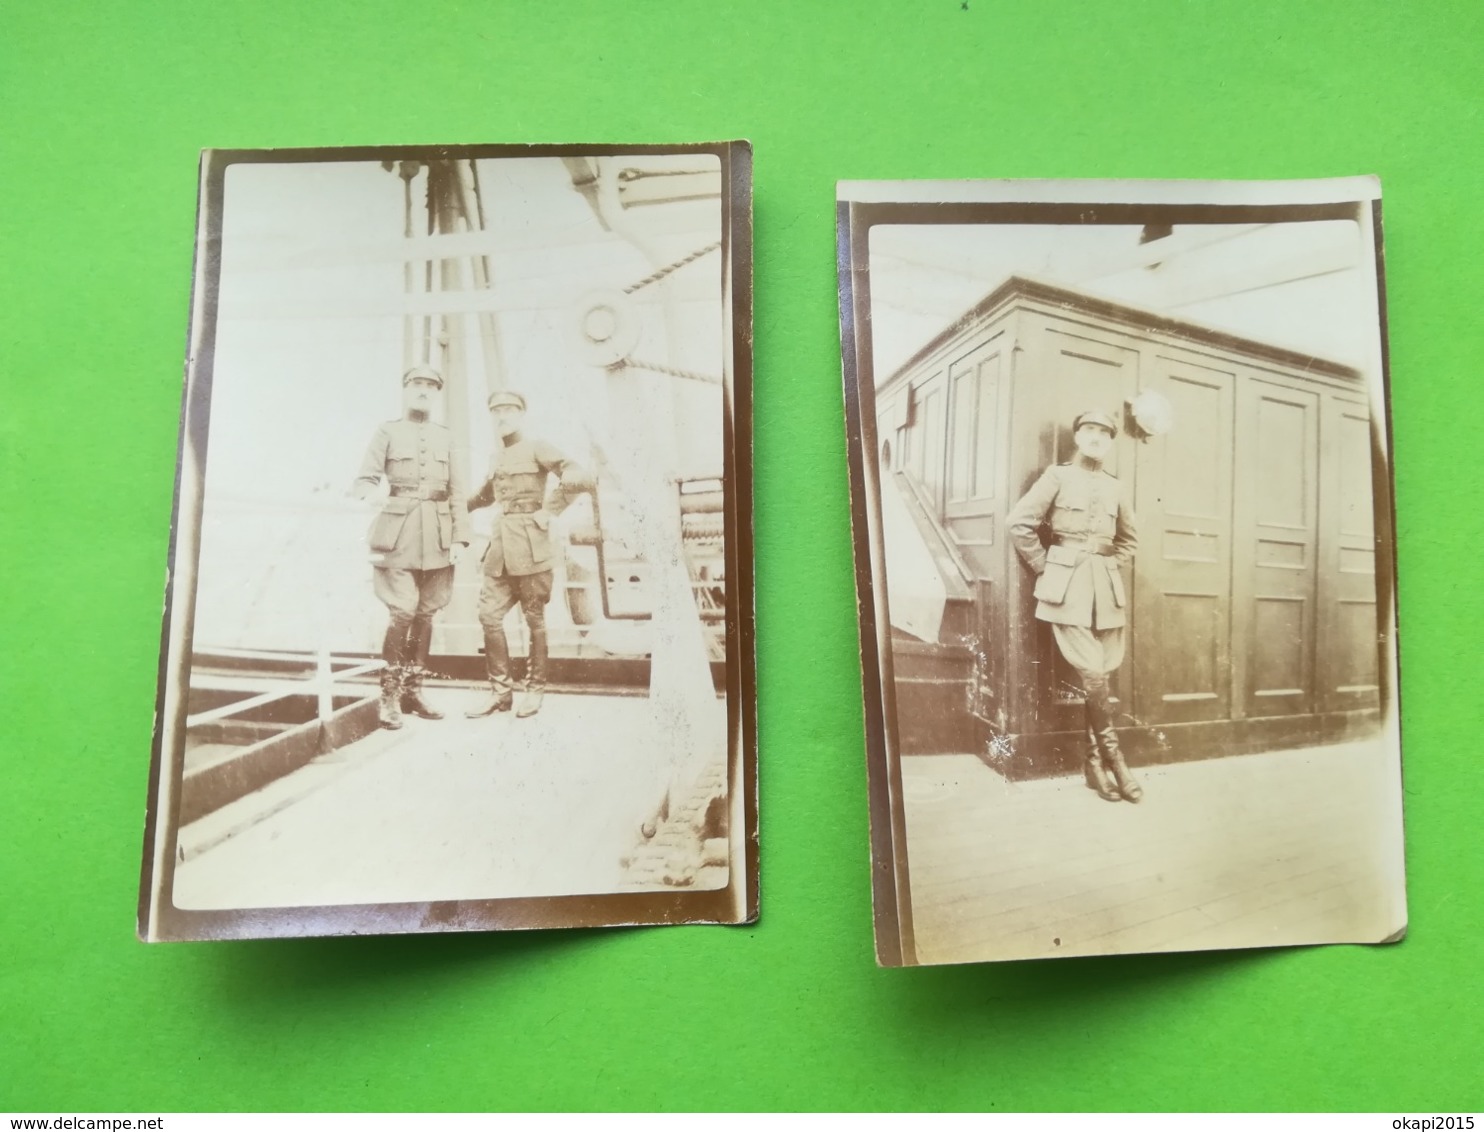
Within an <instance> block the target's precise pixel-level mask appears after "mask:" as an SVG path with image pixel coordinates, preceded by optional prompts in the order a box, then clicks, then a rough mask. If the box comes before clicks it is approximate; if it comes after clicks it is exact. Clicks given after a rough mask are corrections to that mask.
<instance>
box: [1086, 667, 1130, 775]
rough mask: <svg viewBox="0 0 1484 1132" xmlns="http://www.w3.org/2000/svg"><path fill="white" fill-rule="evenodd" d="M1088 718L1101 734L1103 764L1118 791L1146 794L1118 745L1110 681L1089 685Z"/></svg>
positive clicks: (1100, 751) (1099, 744)
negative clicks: (1109, 686)
mask: <svg viewBox="0 0 1484 1132" xmlns="http://www.w3.org/2000/svg"><path fill="white" fill-rule="evenodd" d="M1087 719H1088V724H1089V726H1090V727H1091V728H1092V731H1093V734H1094V735H1095V736H1096V737H1097V743H1098V750H1099V753H1101V755H1102V756H1103V767H1104V768H1105V769H1106V771H1107V773H1108V776H1109V777H1110V778H1111V779H1112V780H1113V785H1114V786H1115V787H1116V788H1117V790H1118V793H1119V794H1120V795H1121V796H1122V797H1123V798H1124V799H1125V800H1126V801H1129V802H1137V801H1139V800H1140V799H1141V798H1143V797H1144V788H1143V787H1142V786H1140V785H1139V783H1138V782H1137V780H1135V778H1134V776H1133V774H1132V773H1130V771H1129V769H1128V763H1126V762H1124V761H1123V752H1122V751H1121V750H1119V749H1118V732H1117V730H1116V729H1115V728H1114V727H1113V710H1112V705H1111V704H1110V703H1109V699H1108V684H1107V681H1106V680H1103V681H1100V682H1098V683H1096V684H1094V685H1093V687H1090V688H1088V689H1087Z"/></svg>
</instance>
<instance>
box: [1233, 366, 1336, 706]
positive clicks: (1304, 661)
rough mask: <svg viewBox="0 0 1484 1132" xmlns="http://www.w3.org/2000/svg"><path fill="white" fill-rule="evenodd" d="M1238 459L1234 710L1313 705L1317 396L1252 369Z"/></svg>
mask: <svg viewBox="0 0 1484 1132" xmlns="http://www.w3.org/2000/svg"><path fill="white" fill-rule="evenodd" d="M1236 459H1237V476H1236V485H1237V490H1236V507H1235V516H1234V523H1235V528H1236V547H1235V551H1236V553H1235V555H1234V557H1233V561H1232V573H1233V590H1234V597H1235V605H1234V618H1233V627H1232V628H1233V631H1232V636H1233V642H1232V643H1233V646H1234V647H1233V657H1232V661H1233V669H1234V671H1233V676H1234V680H1233V688H1234V692H1235V695H1236V697H1237V707H1238V708H1239V712H1238V713H1235V714H1239V715H1241V716H1247V717H1271V716H1282V715H1300V714H1304V713H1308V712H1312V711H1314V708H1315V703H1314V686H1315V681H1314V656H1315V628H1316V624H1317V621H1318V610H1317V606H1318V601H1317V597H1316V590H1317V580H1318V572H1319V553H1318V551H1319V546H1318V543H1319V482H1318V481H1319V466H1320V463H1319V459H1320V453H1319V395H1318V394H1317V393H1315V392H1312V391H1310V390H1305V389H1295V388H1291V387H1289V386H1287V385H1283V384H1279V383H1277V382H1271V381H1266V380H1263V379H1262V378H1260V377H1258V376H1256V375H1249V376H1247V377H1246V378H1245V379H1244V380H1243V381H1242V382H1241V388H1240V390H1239V392H1238V396H1237V448H1236Z"/></svg>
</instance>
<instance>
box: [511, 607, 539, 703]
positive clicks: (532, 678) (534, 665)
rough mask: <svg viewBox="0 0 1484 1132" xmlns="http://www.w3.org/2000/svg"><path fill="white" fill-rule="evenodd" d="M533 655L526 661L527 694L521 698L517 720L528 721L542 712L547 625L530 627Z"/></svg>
mask: <svg viewBox="0 0 1484 1132" xmlns="http://www.w3.org/2000/svg"><path fill="white" fill-rule="evenodd" d="M529 628H530V630H531V655H530V658H529V659H528V660H527V661H526V694H525V695H524V696H523V697H521V703H520V710H519V711H517V712H516V713H515V714H516V718H518V719H527V718H529V717H530V716H533V715H535V714H536V713H537V712H538V711H540V710H541V701H542V699H543V698H544V697H545V695H546V623H545V622H544V621H543V622H542V623H541V624H540V625H531V626H529Z"/></svg>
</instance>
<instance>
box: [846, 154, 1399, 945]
mask: <svg viewBox="0 0 1484 1132" xmlns="http://www.w3.org/2000/svg"><path fill="white" fill-rule="evenodd" d="M838 219H839V269H840V310H841V334H842V353H843V361H844V382H845V401H846V420H847V432H848V441H849V458H850V483H851V495H852V516H853V524H854V537H855V555H856V569H857V589H858V593H859V599H860V600H859V607H860V613H861V652H862V671H863V690H864V699H865V720H866V739H867V768H868V773H869V777H870V799H871V839H872V858H873V862H874V864H875V870H874V876H873V882H874V885H873V895H874V914H875V926H876V945H877V957H878V961H879V962H880V963H882V964H883V965H888V966H896V965H909V964H933V963H961V962H971V961H977V960H1014V959H1031V958H1046V957H1053V956H1069V955H1107V954H1118V953H1127V952H1160V951H1188V950H1202V949H1224V948H1243V947H1264V946H1275V945H1285V944H1317V943H1341V942H1344V943H1382V942H1389V941H1394V940H1396V939H1399V938H1401V937H1402V935H1403V934H1404V933H1405V929H1406V904H1405V883H1404V872H1403V843H1402V809H1401V752H1400V738H1399V730H1398V713H1397V668H1396V604H1395V570H1394V563H1395V554H1394V529H1395V528H1394V521H1393V508H1392V494H1391V482H1392V479H1391V453H1390V433H1389V424H1388V418H1387V405H1388V398H1387V389H1388V380H1389V378H1388V375H1387V371H1386V354H1385V313H1384V311H1385V307H1384V293H1383V287H1382V271H1381V268H1382V254H1381V202H1380V185H1379V183H1378V182H1377V181H1376V180H1375V179H1373V178H1353V179H1344V180H1334V181H1314V182H1272V183H1262V182H1209V183H1206V182H1133V181H1129V182H1116V181H1105V182H1097V181H1085V182H1077V181H1068V182H1055V181H1044V182H1038V181H1018V182H1010V181H1007V182H971V181H965V182H842V183H841V184H840V186H839V193H838Z"/></svg>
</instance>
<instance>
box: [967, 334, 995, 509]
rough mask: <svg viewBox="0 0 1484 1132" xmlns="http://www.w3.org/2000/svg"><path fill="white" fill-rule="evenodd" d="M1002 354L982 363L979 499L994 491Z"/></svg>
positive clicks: (977, 434) (977, 446)
mask: <svg viewBox="0 0 1484 1132" xmlns="http://www.w3.org/2000/svg"><path fill="white" fill-rule="evenodd" d="M1000 357H1001V355H999V354H996V355H995V356H994V357H992V358H985V359H984V360H983V361H982V362H980V363H979V367H978V370H979V373H978V377H979V381H978V384H979V400H978V405H977V406H976V412H975V415H974V420H975V427H974V493H973V497H974V498H975V499H988V498H990V497H991V496H993V495H994V468H995V459H996V456H997V453H996V451H995V449H996V443H995V441H996V438H997V436H998V421H997V418H998V410H999V404H1000Z"/></svg>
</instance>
